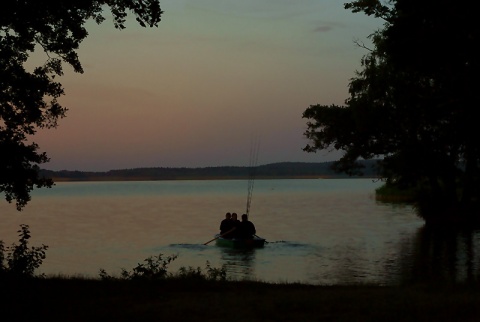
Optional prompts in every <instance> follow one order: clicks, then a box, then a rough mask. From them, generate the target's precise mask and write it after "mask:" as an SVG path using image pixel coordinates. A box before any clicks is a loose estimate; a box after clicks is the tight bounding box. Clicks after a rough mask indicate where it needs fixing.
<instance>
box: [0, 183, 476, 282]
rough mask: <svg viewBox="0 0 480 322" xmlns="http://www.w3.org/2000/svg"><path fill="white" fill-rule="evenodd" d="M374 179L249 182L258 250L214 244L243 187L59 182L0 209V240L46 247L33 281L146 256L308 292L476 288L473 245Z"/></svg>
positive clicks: (113, 270)
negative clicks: (383, 191)
mask: <svg viewBox="0 0 480 322" xmlns="http://www.w3.org/2000/svg"><path fill="white" fill-rule="evenodd" d="M380 184H381V183H379V182H374V181H372V180H370V179H314V180H256V181H255V187H254V191H253V199H252V205H251V212H250V214H251V216H250V219H251V220H252V221H253V222H254V223H255V225H256V227H257V234H258V235H260V236H262V237H264V238H266V239H267V241H268V244H267V245H266V246H265V248H263V249H256V250H250V251H238V250H237V251H235V250H231V249H224V248H219V247H216V246H215V243H214V242H212V243H210V244H208V245H206V246H205V245H203V243H205V242H207V241H209V240H210V239H212V238H213V235H214V234H215V233H217V232H218V226H219V223H220V221H221V220H222V219H223V218H224V214H225V212H227V211H230V212H237V213H239V214H241V213H243V212H245V206H246V196H247V187H248V184H247V181H246V180H245V181H243V180H226V181H155V182H88V183H58V184H57V185H56V186H55V187H54V188H52V189H42V190H39V191H36V192H35V193H34V196H33V201H32V202H31V203H30V204H29V205H28V206H27V208H26V209H25V210H24V211H22V212H20V213H19V212H17V211H16V210H15V207H14V206H13V205H9V204H7V203H5V202H2V203H1V204H0V213H1V214H2V215H1V216H2V221H1V223H0V239H1V240H3V241H4V242H5V243H6V244H11V243H12V242H16V241H17V240H18V238H17V233H16V231H17V230H18V228H19V224H22V223H24V224H28V225H29V226H30V231H31V233H32V239H31V243H32V245H40V244H42V243H43V244H46V245H48V246H49V249H48V251H47V259H46V260H45V261H44V264H43V265H42V267H41V270H40V272H44V273H46V274H66V275H83V276H90V277H97V276H98V272H99V269H100V268H103V269H106V270H107V272H108V273H110V274H119V273H120V270H121V268H126V269H131V268H133V267H134V266H136V265H137V263H139V262H142V261H143V260H144V259H145V258H147V257H148V256H151V255H158V254H159V253H162V254H164V255H172V254H178V255H179V257H178V259H177V260H175V261H174V262H173V263H172V264H170V266H169V267H170V271H172V272H174V271H176V270H177V269H178V268H179V267H181V266H193V267H197V266H200V267H202V268H203V267H205V264H206V262H207V261H208V262H209V263H210V264H211V265H212V266H213V267H221V266H222V265H225V267H226V269H227V274H228V276H229V277H230V278H233V279H257V280H264V281H269V282H303V283H309V284H352V283H377V284H387V285H388V284H397V283H401V282H405V281H410V280H414V279H421V278H426V277H428V278H433V277H435V278H440V279H441V278H447V279H453V280H456V281H463V280H466V279H472V278H476V276H477V272H478V271H479V269H478V268H479V266H480V265H479V263H480V260H479V258H478V256H476V250H477V249H478V247H479V246H480V236H479V234H478V233H477V232H476V231H474V232H468V233H462V232H455V233H452V232H438V231H435V232H431V231H428V230H426V229H424V228H423V222H422V221H421V220H420V219H418V218H417V216H416V215H415V214H414V212H413V210H412V208H411V207H409V206H402V205H395V204H386V203H379V202H377V201H375V198H374V190H375V188H376V187H378V186H379V185H380Z"/></svg>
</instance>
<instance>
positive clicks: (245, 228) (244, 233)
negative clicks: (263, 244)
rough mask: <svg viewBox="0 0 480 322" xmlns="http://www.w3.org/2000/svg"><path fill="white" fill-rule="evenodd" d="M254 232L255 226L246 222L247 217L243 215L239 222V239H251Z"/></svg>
mask: <svg viewBox="0 0 480 322" xmlns="http://www.w3.org/2000/svg"><path fill="white" fill-rule="evenodd" d="M256 232H257V231H256V229H255V225H254V224H253V223H252V222H251V221H249V220H248V216H247V215H246V214H243V215H242V221H241V222H240V226H239V232H238V236H239V238H245V239H251V238H253V235H255V234H256Z"/></svg>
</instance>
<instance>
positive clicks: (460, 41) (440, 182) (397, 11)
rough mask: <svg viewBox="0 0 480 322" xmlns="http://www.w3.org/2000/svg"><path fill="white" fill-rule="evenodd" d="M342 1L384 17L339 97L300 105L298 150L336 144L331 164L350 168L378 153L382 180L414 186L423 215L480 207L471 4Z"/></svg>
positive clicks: (475, 34) (465, 213) (470, 213)
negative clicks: (302, 142) (302, 140)
mask: <svg viewBox="0 0 480 322" xmlns="http://www.w3.org/2000/svg"><path fill="white" fill-rule="evenodd" d="M345 8H346V9H351V10H353V11H354V12H364V13H366V14H367V15H373V16H375V17H378V18H383V19H384V21H385V23H384V26H383V29H381V30H377V31H375V32H374V33H373V34H372V35H371V39H372V42H373V46H374V48H373V49H371V50H370V51H369V52H368V53H367V54H366V55H365V56H364V57H363V59H362V67H363V70H361V71H360V72H356V75H355V77H354V78H353V79H352V80H351V81H350V84H349V94H350V97H349V98H348V99H347V100H346V101H345V105H344V106H335V105H331V106H326V105H312V106H310V107H309V108H307V109H306V110H305V112H304V114H303V117H304V118H307V119H309V121H308V123H307V126H308V128H307V131H306V132H305V135H306V137H307V138H309V139H310V140H311V144H309V145H307V147H305V150H306V151H309V152H314V151H316V150H318V149H325V148H327V149H328V148H333V149H339V150H343V151H344V154H343V156H342V158H341V159H340V160H339V161H337V162H336V163H335V166H336V169H337V170H339V171H346V172H348V173H354V172H358V171H359V170H361V169H360V168H359V164H358V162H357V161H358V160H359V159H361V158H364V159H373V158H378V159H380V161H379V168H380V169H381V175H382V177H383V178H384V179H385V180H386V184H387V185H391V186H395V187H397V188H400V189H406V188H420V189H419V191H420V192H421V194H420V195H418V196H417V202H418V203H417V206H418V207H419V208H418V209H419V213H420V215H422V216H423V217H424V218H425V219H427V221H428V220H432V221H433V220H436V219H439V218H440V217H442V218H443V217H445V216H451V215H452V214H453V212H455V214H456V217H457V219H458V217H469V218H472V217H479V216H478V215H479V199H478V197H479V194H480V177H479V167H480V143H479V141H478V139H477V136H478V134H477V133H476V132H477V131H476V124H475V119H476V118H475V115H476V113H475V112H476V100H475V98H476V96H475V90H476V89H477V88H478V86H479V85H480V84H479V78H478V75H479V73H478V72H479V61H480V55H479V52H478V49H476V48H477V46H476V43H477V42H478V40H479V31H480V29H479V27H478V26H477V25H476V24H475V19H474V18H475V17H474V12H475V11H474V10H473V9H472V8H470V9H469V8H466V7H465V5H464V4H463V3H452V2H451V1H444V0H442V1H419V2H418V1H417V2H415V1H408V0H396V1H388V2H383V3H382V2H381V1H379V0H358V1H353V2H351V3H347V4H346V5H345Z"/></svg>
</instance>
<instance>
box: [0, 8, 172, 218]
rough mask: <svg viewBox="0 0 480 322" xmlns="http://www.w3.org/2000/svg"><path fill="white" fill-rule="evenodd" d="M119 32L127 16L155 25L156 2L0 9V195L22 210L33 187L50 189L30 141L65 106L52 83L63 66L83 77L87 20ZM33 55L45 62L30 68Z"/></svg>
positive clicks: (60, 115) (39, 154)
mask: <svg viewBox="0 0 480 322" xmlns="http://www.w3.org/2000/svg"><path fill="white" fill-rule="evenodd" d="M108 11H109V12H110V13H111V15H112V16H113V24H114V26H115V28H117V29H124V28H125V22H126V18H127V13H128V12H131V13H133V14H134V15H135V17H136V20H137V22H138V23H139V24H140V25H141V26H143V27H147V26H148V27H157V26H158V23H159V22H160V18H161V14H162V13H163V12H162V10H161V8H160V3H159V1H158V0H102V1H94V0H69V1H63V0H44V1H41V0H22V1H20V0H12V1H7V2H6V3H4V4H2V7H1V10H0V155H1V158H0V192H3V193H4V194H5V196H6V200H7V201H8V202H12V201H13V200H16V205H17V209H19V210H20V209H21V208H22V207H23V206H25V205H26V204H27V202H28V201H29V200H30V192H31V191H32V189H33V188H34V187H38V188H40V187H51V186H52V184H53V182H52V180H50V179H48V178H44V177H40V176H39V165H40V164H43V163H45V162H48V161H49V158H48V157H47V155H46V154H45V153H44V152H39V151H38V149H39V147H38V145H37V144H35V143H33V142H30V141H29V138H30V137H31V136H32V135H34V134H35V133H36V131H37V130H38V129H40V128H54V127H56V126H57V121H58V120H59V119H61V118H63V117H64V116H65V113H66V111H67V108H66V107H64V106H62V105H61V104H60V103H59V101H58V99H59V97H61V96H62V95H64V89H63V87H62V85H61V83H59V82H58V81H57V77H58V76H62V75H63V65H64V64H67V65H70V66H71V67H73V70H74V71H75V72H77V73H83V68H82V65H81V63H80V60H79V57H78V54H77V50H78V48H79V46H80V43H81V42H82V41H83V40H84V39H85V38H86V37H87V36H88V32H87V30H86V28H85V24H86V22H87V21H89V20H94V21H95V22H96V23H98V24H100V23H102V22H103V21H104V20H105V19H106V17H107V14H108ZM34 51H43V52H44V53H45V57H46V60H45V63H44V64H42V65H41V66H37V67H36V68H34V69H33V70H27V69H26V62H27V60H28V59H29V57H30V55H31V54H32V53H33V52H34Z"/></svg>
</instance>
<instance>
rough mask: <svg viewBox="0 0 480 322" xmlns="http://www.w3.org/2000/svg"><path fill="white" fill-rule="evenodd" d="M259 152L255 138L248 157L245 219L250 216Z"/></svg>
mask: <svg viewBox="0 0 480 322" xmlns="http://www.w3.org/2000/svg"><path fill="white" fill-rule="evenodd" d="M259 150H260V139H259V138H258V137H255V138H254V139H252V143H251V144H250V157H249V164H248V172H249V173H248V194H247V210H246V214H247V218H248V216H249V215H250V206H251V204H252V194H253V186H254V183H255V174H256V170H257V163H258V151H259Z"/></svg>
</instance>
